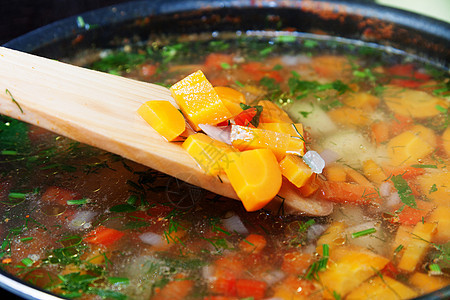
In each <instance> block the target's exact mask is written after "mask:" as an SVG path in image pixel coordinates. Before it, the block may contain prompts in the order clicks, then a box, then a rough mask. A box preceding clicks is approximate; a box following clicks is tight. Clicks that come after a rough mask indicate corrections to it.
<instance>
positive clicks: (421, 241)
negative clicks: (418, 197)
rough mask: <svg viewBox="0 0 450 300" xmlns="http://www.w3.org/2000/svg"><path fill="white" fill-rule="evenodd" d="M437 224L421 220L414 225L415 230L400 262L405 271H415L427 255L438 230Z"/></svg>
mask: <svg viewBox="0 0 450 300" xmlns="http://www.w3.org/2000/svg"><path fill="white" fill-rule="evenodd" d="M436 228H437V225H436V224H434V223H428V222H425V223H422V222H419V223H417V225H416V226H415V227H414V230H413V232H412V235H411V239H410V240H409V243H408V245H406V249H405V251H404V253H403V255H402V258H401V259H400V262H399V263H398V268H399V269H400V270H402V271H405V272H413V271H414V270H415V269H416V267H417V265H418V264H419V263H420V262H421V261H422V259H423V257H424V256H425V254H426V252H427V250H428V247H429V246H430V241H431V239H432V238H433V235H434V233H435V232H436Z"/></svg>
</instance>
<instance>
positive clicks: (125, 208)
mask: <svg viewBox="0 0 450 300" xmlns="http://www.w3.org/2000/svg"><path fill="white" fill-rule="evenodd" d="M109 210H110V211H111V212H120V213H122V212H133V211H136V210H137V208H136V207H135V206H133V205H130V204H128V203H126V204H117V205H114V206H112V207H110V208H109Z"/></svg>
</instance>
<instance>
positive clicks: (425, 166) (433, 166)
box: [411, 164, 437, 169]
mask: <svg viewBox="0 0 450 300" xmlns="http://www.w3.org/2000/svg"><path fill="white" fill-rule="evenodd" d="M411 167H413V168H422V169H437V166H436V165H419V164H417V165H411Z"/></svg>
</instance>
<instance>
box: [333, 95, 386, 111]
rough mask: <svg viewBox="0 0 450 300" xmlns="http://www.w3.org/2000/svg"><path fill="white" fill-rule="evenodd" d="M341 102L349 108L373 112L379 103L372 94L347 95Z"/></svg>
mask: <svg viewBox="0 0 450 300" xmlns="http://www.w3.org/2000/svg"><path fill="white" fill-rule="evenodd" d="M342 102H343V103H344V104H346V105H348V106H350V107H354V108H360V109H363V110H373V109H374V108H375V107H376V106H377V105H378V103H380V99H379V98H378V97H377V96H374V95H372V94H369V93H363V92H359V93H348V94H347V95H346V97H344V99H343V100H342Z"/></svg>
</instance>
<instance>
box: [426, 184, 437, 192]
mask: <svg viewBox="0 0 450 300" xmlns="http://www.w3.org/2000/svg"><path fill="white" fill-rule="evenodd" d="M437 190H438V189H437V186H436V183H433V185H432V186H431V188H430V190H429V191H428V194H431V193H434V192H437Z"/></svg>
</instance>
